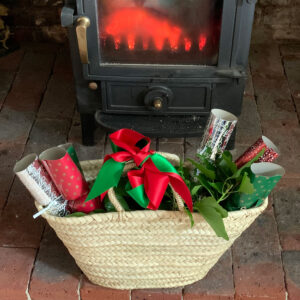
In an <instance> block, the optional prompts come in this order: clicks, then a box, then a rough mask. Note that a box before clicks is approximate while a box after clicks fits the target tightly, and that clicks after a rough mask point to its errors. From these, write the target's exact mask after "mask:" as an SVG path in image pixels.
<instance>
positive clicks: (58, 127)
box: [25, 119, 71, 154]
mask: <svg viewBox="0 0 300 300" xmlns="http://www.w3.org/2000/svg"><path fill="white" fill-rule="evenodd" d="M70 123H71V122H70V120H67V119H65V120H54V119H37V120H36V121H35V123H34V126H33V127H32V130H31V132H30V136H29V140H28V143H27V145H26V150H25V154H28V153H32V152H35V153H37V154H39V153H40V152H42V151H44V150H46V149H47V148H50V147H54V146H57V145H59V144H64V143H66V141H67V136H68V131H69V127H70Z"/></svg>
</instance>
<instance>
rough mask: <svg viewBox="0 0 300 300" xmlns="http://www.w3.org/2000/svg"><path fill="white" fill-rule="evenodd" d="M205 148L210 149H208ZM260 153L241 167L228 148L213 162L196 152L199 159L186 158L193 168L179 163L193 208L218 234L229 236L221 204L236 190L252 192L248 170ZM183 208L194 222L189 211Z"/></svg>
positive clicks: (179, 169) (225, 212) (225, 214)
mask: <svg viewBox="0 0 300 300" xmlns="http://www.w3.org/2000/svg"><path fill="white" fill-rule="evenodd" d="M207 151H208V152H210V149H208V150H207ZM263 153H264V150H262V151H261V152H260V153H258V154H257V156H256V157H255V158H254V159H252V160H251V161H249V162H248V163H247V164H245V165H244V166H243V167H242V168H240V169H238V168H237V166H236V164H235V163H234V161H233V160H232V155H231V153H230V152H229V151H224V152H223V153H221V154H219V155H218V156H217V157H216V160H215V161H211V160H209V159H207V156H206V155H201V154H197V157H198V158H199V161H194V160H192V159H188V161H189V162H191V163H192V165H193V166H194V169H193V170H192V171H191V170H190V169H189V168H188V167H184V165H183V164H182V163H181V165H180V166H179V168H178V172H179V174H180V175H181V176H182V177H183V179H184V181H185V183H186V185H187V186H188V188H189V189H190V191H191V194H192V197H193V204H194V210H195V211H197V212H199V213H200V214H201V215H202V216H203V217H204V219H205V220H206V221H207V222H208V223H209V225H210V226H211V227H212V228H213V230H214V231H215V233H216V234H217V236H219V237H223V238H224V239H226V240H228V239H229V238H228V235H227V232H226V230H225V227H224V222H223V219H224V218H226V217H227V216H228V212H227V210H226V209H225V208H224V207H223V205H222V204H223V203H224V202H226V200H228V199H230V197H231V195H233V194H235V193H243V194H252V193H253V192H254V188H253V185H252V183H251V182H250V178H249V173H248V172H249V171H248V170H249V167H250V166H251V164H252V163H253V162H255V161H256V160H258V159H259V158H260V157H261V156H262V155H263ZM221 202H223V203H221ZM186 211H187V213H188V214H189V216H190V218H191V222H192V225H193V222H194V221H193V217H192V214H190V213H189V211H188V210H186Z"/></svg>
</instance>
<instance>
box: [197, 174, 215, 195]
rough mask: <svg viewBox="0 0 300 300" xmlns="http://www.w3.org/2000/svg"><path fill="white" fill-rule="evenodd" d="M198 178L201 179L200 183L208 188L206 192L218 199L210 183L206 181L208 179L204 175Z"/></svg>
mask: <svg viewBox="0 0 300 300" xmlns="http://www.w3.org/2000/svg"><path fill="white" fill-rule="evenodd" d="M197 178H198V179H199V182H200V183H201V184H202V185H203V186H204V187H205V188H206V190H207V191H208V192H209V193H210V195H211V196H212V197H213V198H214V199H216V196H215V193H214V190H213V189H212V187H211V186H210V184H209V182H208V181H207V180H206V177H205V176H204V175H203V174H199V175H198V176H197Z"/></svg>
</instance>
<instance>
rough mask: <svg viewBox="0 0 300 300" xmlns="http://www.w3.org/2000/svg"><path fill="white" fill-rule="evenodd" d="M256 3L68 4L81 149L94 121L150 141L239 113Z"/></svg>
mask: <svg viewBox="0 0 300 300" xmlns="http://www.w3.org/2000/svg"><path fill="white" fill-rule="evenodd" d="M255 2H256V1H251V0H184V1H183V0H66V1H65V6H64V8H63V10H62V14H61V20H62V25H63V26H66V27H69V40H70V45H71V56H72V64H73V71H74V78H75V84H76V94H77V104H78V110H79V112H80V114H81V119H82V131H83V143H84V144H86V145H87V144H92V143H93V128H94V124H95V119H96V121H97V122H98V123H100V124H101V125H102V126H104V127H106V128H108V129H111V130H116V129H119V128H122V127H127V128H133V129H135V130H138V131H140V132H141V133H143V134H145V135H148V136H166V137H175V136H177V137H178V136H195V135H197V136H199V135H201V134H202V131H203V129H204V125H205V123H206V120H207V117H208V115H209V113H210V110H211V109H212V108H221V109H225V110H228V111H230V112H232V113H234V114H236V115H239V114H240V111H241V103H242V98H243V92H244V86H245V79H246V66H247V60H248V52H249V45H250V38H251V29H252V22H253V15H254V8H255Z"/></svg>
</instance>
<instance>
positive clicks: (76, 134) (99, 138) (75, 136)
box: [68, 112, 111, 160]
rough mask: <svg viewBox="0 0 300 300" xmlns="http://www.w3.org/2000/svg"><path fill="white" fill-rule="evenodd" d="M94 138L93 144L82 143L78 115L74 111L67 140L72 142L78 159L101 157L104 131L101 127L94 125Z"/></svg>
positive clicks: (104, 138)
mask: <svg viewBox="0 0 300 300" xmlns="http://www.w3.org/2000/svg"><path fill="white" fill-rule="evenodd" d="M94 140H95V145H94V146H84V145H82V142H81V122H80V115H79V113H78V112H75V114H74V117H73V120H72V126H71V129H70V132H69V137H68V141H69V142H71V143H73V144H74V146H75V149H76V152H77V154H78V157H79V160H93V159H101V158H103V157H104V149H105V140H106V131H105V129H104V128H103V127H101V126H97V127H96V129H95V132H94ZM109 145H110V144H109ZM110 153H111V150H110Z"/></svg>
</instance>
